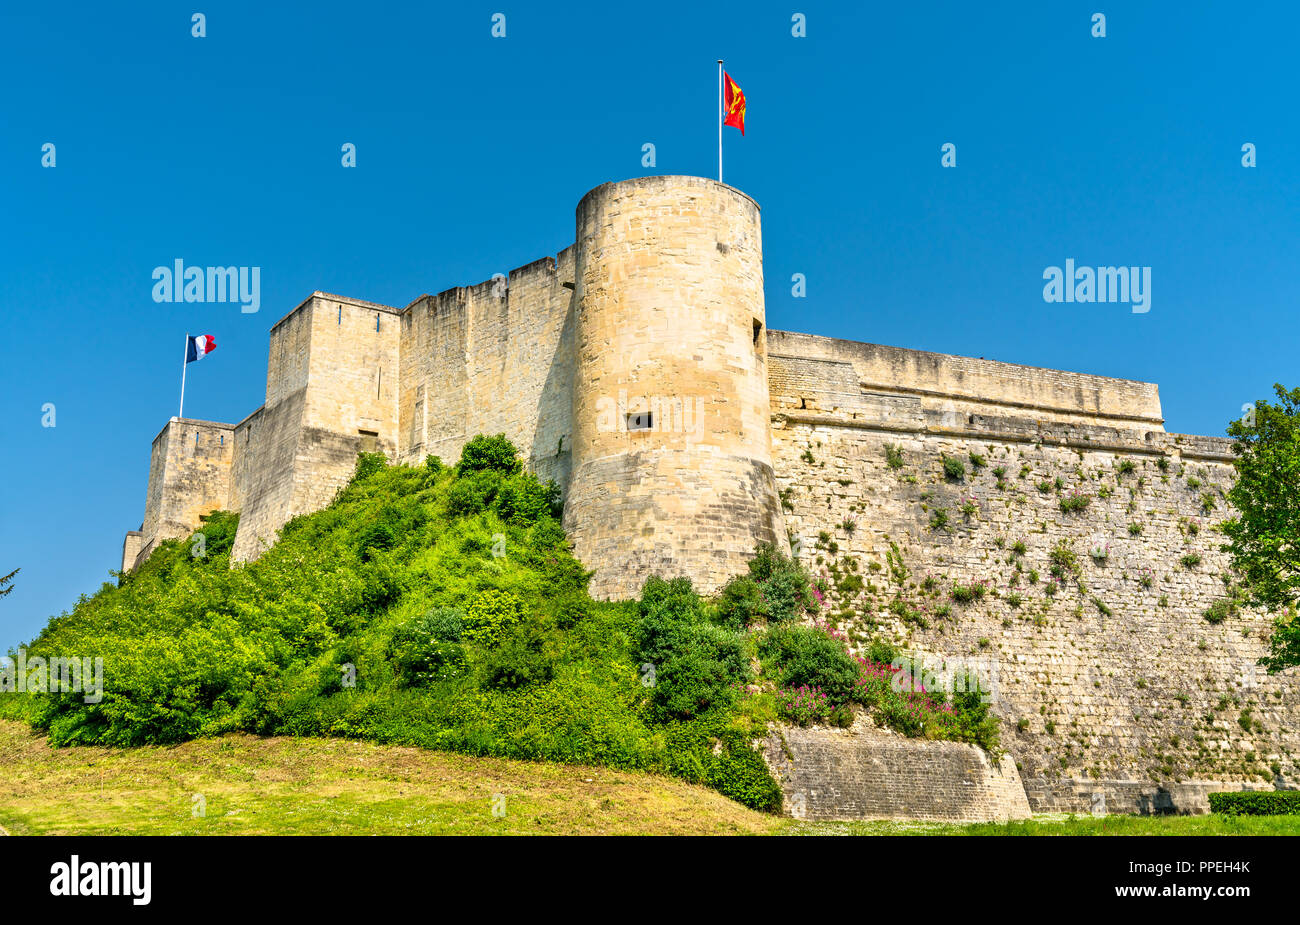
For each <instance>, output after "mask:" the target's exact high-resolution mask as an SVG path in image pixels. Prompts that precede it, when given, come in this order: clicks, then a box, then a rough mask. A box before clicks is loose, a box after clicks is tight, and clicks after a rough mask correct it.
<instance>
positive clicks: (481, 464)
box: [456, 434, 523, 476]
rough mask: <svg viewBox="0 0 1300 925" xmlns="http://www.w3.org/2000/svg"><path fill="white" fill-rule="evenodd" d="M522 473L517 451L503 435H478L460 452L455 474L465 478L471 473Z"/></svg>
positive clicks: (508, 474)
mask: <svg viewBox="0 0 1300 925" xmlns="http://www.w3.org/2000/svg"><path fill="white" fill-rule="evenodd" d="M521 471H523V463H522V462H520V461H519V451H518V450H516V449H515V447H514V444H512V443H511V442H510V441H509V440H507V439H506V437H505V435H504V434H497V435H496V436H495V437H485V436H483V435H482V434H479V435H478V436H477V437H474V438H473V439H472V440H470V441H469V442H468V443H466V444H465V446H464V448H463V449H461V451H460V462H458V463H456V474H457V475H459V476H465V475H467V474H470V473H473V472H496V473H498V474H500V475H506V476H510V475H518V474H519V473H520V472H521Z"/></svg>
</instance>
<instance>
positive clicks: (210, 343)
mask: <svg viewBox="0 0 1300 925" xmlns="http://www.w3.org/2000/svg"><path fill="white" fill-rule="evenodd" d="M216 349H217V339H216V338H215V337H213V336H212V335H211V334H196V335H195V336H193V337H191V338H190V345H189V347H188V348H187V349H186V353H185V362H186V363H193V362H194V361H195V360H201V359H203V358H204V357H205V356H207V355H208V354H209V353H211V352H212V351H213V350H216Z"/></svg>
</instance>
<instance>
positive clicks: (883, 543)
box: [122, 176, 1300, 811]
mask: <svg viewBox="0 0 1300 925" xmlns="http://www.w3.org/2000/svg"><path fill="white" fill-rule="evenodd" d="M479 433H484V434H495V433H504V434H505V435H506V436H507V437H508V438H510V440H511V441H512V442H513V443H514V444H515V445H516V446H518V447H520V448H521V450H522V452H523V453H524V454H525V455H526V456H527V465H528V467H529V468H530V469H531V470H532V471H534V472H536V473H537V474H538V475H539V476H540V477H542V478H544V479H554V480H555V481H556V482H557V483H558V484H559V485H560V486H561V488H562V491H563V498H564V526H565V528H566V530H567V531H568V533H569V536H570V537H571V539H572V541H573V544H574V551H575V554H576V555H577V557H578V558H579V559H580V560H581V561H582V562H584V563H585V564H586V566H587V567H588V568H591V569H593V570H594V577H593V579H592V583H591V590H592V593H593V594H594V595H595V596H597V597H605V598H621V597H629V596H633V595H635V594H636V593H637V591H638V589H639V588H640V585H641V583H642V582H643V580H644V579H645V578H646V577H647V576H649V575H651V574H664V575H686V576H689V577H690V578H692V579H693V580H694V581H695V583H696V585H697V587H699V588H701V589H702V590H704V591H714V590H716V589H717V588H719V587H720V586H721V584H722V583H724V582H725V581H726V579H727V578H728V577H730V576H731V575H734V574H737V573H740V572H743V571H744V570H745V564H746V562H747V560H748V558H749V557H750V556H751V555H752V552H753V550H754V547H755V545H756V544H758V543H761V542H771V543H776V544H777V545H778V546H779V547H782V548H785V549H790V548H792V547H791V545H790V543H791V541H792V540H793V541H794V545H793V551H794V552H795V554H796V555H798V556H799V557H800V558H801V560H802V561H804V562H805V563H806V564H807V565H808V566H809V567H810V568H811V569H812V570H813V571H814V572H817V573H820V574H823V575H825V576H826V577H827V578H828V581H830V582H831V584H832V585H833V592H832V598H833V604H834V606H836V607H839V608H841V611H840V612H842V613H845V614H848V613H849V612H850V611H852V612H856V613H858V614H860V615H865V617H860V618H857V619H860V621H861V622H864V625H865V627H866V628H873V627H874V628H878V629H882V630H886V631H888V632H889V633H891V634H893V635H894V636H896V637H898V638H900V639H901V640H903V641H905V642H907V644H909V645H910V646H912V647H914V648H917V649H923V650H926V651H933V652H939V653H942V654H945V655H950V656H984V657H987V658H993V659H996V660H998V662H999V664H1000V665H1001V668H1002V670H1001V672H1000V675H1001V677H1000V679H999V685H1000V693H999V706H998V712H999V713H1000V714H1001V715H1002V716H1003V718H1004V719H1005V720H1006V721H1007V724H1008V728H1011V729H1013V730H1014V731H1013V732H1012V733H1011V734H1009V735H1008V736H1007V738H1008V739H1009V740H1010V741H1009V742H1008V745H1007V747H1008V750H1009V751H1010V752H1011V753H1012V755H1014V756H1015V761H1016V763H1017V764H1018V765H1019V766H1020V774H1021V776H1022V777H1023V778H1024V788H1025V791H1026V792H1027V793H1028V796H1029V802H1030V804H1031V805H1032V806H1033V807H1034V808H1035V809H1055V808H1061V809H1069V810H1072V811H1087V810H1088V809H1090V808H1094V809H1095V807H1096V799H1097V796H1096V795H1097V794H1098V793H1100V794H1102V795H1103V798H1104V799H1105V800H1109V801H1110V802H1109V806H1110V809H1111V811H1118V810H1122V809H1129V810H1131V811H1136V810H1138V809H1142V808H1143V807H1144V806H1145V807H1148V808H1154V809H1158V808H1160V805H1161V801H1167V802H1168V803H1169V805H1170V806H1173V807H1174V808H1175V809H1185V808H1187V807H1191V808H1203V804H1204V794H1205V792H1206V791H1207V790H1208V789H1214V788H1215V787H1216V786H1218V787H1219V789H1222V785H1221V784H1219V783H1217V782H1221V781H1224V780H1233V781H1239V782H1246V781H1251V780H1257V781H1272V782H1273V784H1277V783H1278V781H1285V780H1289V779H1294V776H1295V774H1296V765H1295V761H1294V757H1293V752H1294V750H1295V749H1296V747H1297V745H1300V741H1297V734H1298V732H1300V723H1298V722H1296V720H1297V719H1298V718H1300V703H1298V701H1297V697H1296V694H1295V691H1294V689H1293V687H1294V685H1290V684H1288V683H1287V678H1286V676H1285V675H1282V676H1273V677H1270V676H1266V675H1264V674H1263V673H1262V670H1256V669H1255V668H1254V664H1255V661H1256V660H1257V659H1258V657H1259V656H1260V655H1261V654H1262V652H1263V651H1264V639H1265V638H1266V636H1267V634H1268V626H1269V624H1268V621H1267V618H1266V617H1265V616H1264V615H1260V614H1254V613H1250V612H1247V611H1244V610H1243V611H1240V612H1235V611H1234V616H1233V617H1232V619H1231V620H1228V621H1226V622H1224V623H1222V624H1211V623H1209V622H1207V621H1206V620H1204V619H1203V618H1202V616H1201V615H1202V613H1203V612H1204V611H1205V610H1206V609H1207V608H1208V607H1209V606H1210V605H1211V604H1213V603H1214V602H1216V601H1218V600H1220V599H1221V598H1223V597H1224V595H1225V582H1224V581H1223V579H1222V576H1223V575H1224V574H1226V571H1227V568H1226V565H1227V563H1226V559H1225V557H1224V555H1223V553H1221V552H1220V551H1219V548H1218V541H1217V540H1216V539H1215V538H1214V534H1213V531H1212V527H1213V524H1214V522H1215V520H1216V519H1217V518H1221V517H1222V516H1224V513H1225V511H1224V508H1225V506H1226V502H1225V501H1224V500H1223V490H1224V489H1225V488H1226V487H1227V485H1228V484H1230V482H1231V479H1232V466H1231V458H1232V457H1231V452H1230V441H1228V440H1226V439H1224V438H1213V437H1201V436H1187V435H1176V434H1170V433H1167V432H1166V431H1165V430H1164V427H1163V418H1162V415H1161V409H1160V398H1159V394H1158V390H1157V387H1156V386H1155V385H1154V384H1151V383H1144V382H1135V381H1129V380H1121V379H1113V378H1105V377H1100V376H1091V375H1086V374H1082V373H1072V372H1062V371H1057V370H1047V369H1039V368H1034V367H1028V366H1020V365H1015V364H1011V363H1002V362H995V361H989V360H982V359H979V360H977V359H970V358H965V357H958V356H948V355H942V354H935V353H927V352H923V351H918V350H908V349H900V348H895V347H883V346H877V345H872V344H864V343H857V342H850V341H844V340H836V339H832V338H826V337H817V336H813V335H808V334H797V333H788V332H780V331H771V330H768V329H767V326H766V319H765V315H764V299H763V262H762V243H761V234H760V226H759V208H758V205H757V204H756V203H755V202H754V201H753V200H752V199H750V198H749V197H748V196H746V195H744V194H743V193H741V192H740V191H738V190H736V189H734V188H732V187H729V186H726V185H723V184H722V183H718V182H715V181H712V180H708V179H703V178H698V177H680V176H668V177H646V178H640V179H633V180H627V181H623V182H620V183H609V184H605V185H602V186H599V187H597V188H595V189H594V190H592V191H591V192H589V193H587V195H586V196H584V197H583V198H582V200H581V201H580V202H579V204H578V208H577V222H576V240H575V243H574V244H573V245H571V246H570V247H567V248H565V249H564V250H562V251H561V252H560V253H559V254H558V255H556V256H555V257H553V258H552V257H546V258H543V259H541V260H538V261H536V262H534V263H531V264H528V265H527V266H524V267H521V268H519V269H517V270H514V271H512V272H511V273H510V274H509V275H508V277H505V278H498V279H494V280H489V281H487V282H485V283H482V284H480V285H478V286H472V287H458V288H455V289H449V290H447V291H445V292H442V293H439V294H438V295H432V296H430V295H425V296H421V297H420V298H418V299H416V300H415V301H414V302H412V303H411V304H410V305H408V306H406V307H405V308H402V309H398V308H394V307H390V306H386V305H379V304H375V303H372V302H364V301H360V300H356V299H351V298H344V297H341V296H335V295H329V294H326V293H321V292H316V293H313V294H312V295H311V296H310V297H308V298H307V299H306V300H305V301H304V302H303V303H302V304H300V305H299V306H298V307H296V308H295V309H294V310H293V311H291V312H290V313H289V314H288V315H286V316H285V317H284V318H282V319H281V320H280V321H279V322H277V323H276V324H275V325H274V326H273V327H272V328H271V343H270V358H269V363H268V370H267V384H266V401H265V403H264V404H263V405H262V407H260V408H258V409H257V410H255V411H254V412H252V413H251V414H250V415H248V417H246V418H245V419H244V420H242V421H240V422H239V423H237V424H222V423H214V422H209V421H199V420H191V419H175V418H174V419H172V420H171V421H170V422H169V423H168V424H166V425H165V426H164V427H163V429H162V431H161V432H160V433H159V434H158V436H157V437H156V438H155V439H154V442H153V449H152V455H151V460H150V472H149V484H148V493H147V497H146V503H145V516H144V522H143V524H142V525H141V528H140V530H138V531H131V532H129V533H128V534H127V536H126V540H125V543H124V546H123V552H122V568H123V570H124V571H126V570H129V569H131V568H133V567H134V566H136V565H138V564H139V563H141V562H142V561H144V559H145V558H147V557H148V555H149V554H150V552H151V551H152V550H153V549H154V548H155V546H156V545H157V544H158V543H159V542H160V541H162V540H164V539H167V538H171V537H179V536H185V535H188V534H189V533H191V532H193V531H194V530H195V529H197V528H198V527H199V526H200V525H201V522H202V518H203V517H204V516H205V515H207V514H208V513H210V512H211V511H214V510H218V509H224V510H234V511H239V512H240V522H239V528H238V534H237V537H236V541H235V547H234V551H233V556H234V558H235V559H237V560H241V561H246V560H249V559H253V558H255V557H256V556H257V555H258V554H259V552H260V551H261V550H262V549H264V548H265V547H266V546H267V545H269V544H270V543H272V542H274V540H275V536H276V531H277V530H278V529H279V528H280V527H281V526H282V525H283V524H284V523H285V522H286V521H287V520H289V518H291V517H293V516H295V515H297V514H301V513H304V512H309V511H312V510H316V509H319V508H321V507H323V506H325V505H327V504H328V503H329V502H330V500H331V499H332V498H333V496H334V494H335V493H336V491H337V490H338V488H339V487H340V486H342V485H343V484H345V483H346V482H347V480H348V478H349V477H350V476H351V474H352V471H353V468H354V465H355V461H356V455H357V453H358V452H359V451H379V452H383V453H384V454H385V455H386V456H388V457H389V458H390V459H391V460H394V461H399V462H405V463H417V462H420V461H422V460H423V459H424V458H425V457H426V456H429V455H437V456H441V457H442V458H444V459H454V458H456V457H457V456H458V455H459V452H460V448H461V447H462V445H463V444H464V443H465V442H466V441H467V440H468V439H470V438H471V437H473V436H474V435H475V434H479ZM947 460H958V461H960V462H961V464H962V470H963V471H962V473H961V475H960V476H959V477H953V470H952V469H951V467H950V468H949V469H947V470H946V469H945V461H947ZM1070 493H1073V494H1074V495H1076V496H1085V497H1086V498H1087V500H1086V501H1085V502H1083V503H1082V505H1078V504H1075V505H1067V504H1064V503H1062V501H1063V499H1064V498H1066V497H1068V496H1069V495H1070ZM1062 544H1064V545H1065V547H1067V548H1069V549H1071V550H1072V551H1073V553H1074V555H1075V556H1076V560H1075V561H1076V562H1077V563H1078V564H1077V565H1072V566H1071V568H1073V569H1075V570H1076V574H1075V577H1077V578H1078V581H1077V588H1075V587H1074V584H1071V586H1070V588H1068V589H1065V588H1064V584H1063V583H1062V586H1063V587H1062V591H1061V593H1052V592H1050V591H1047V590H1046V589H1048V586H1049V585H1051V584H1052V582H1053V578H1052V576H1051V575H1050V573H1049V570H1050V569H1052V568H1054V567H1055V566H1054V565H1053V563H1054V562H1055V560H1054V559H1053V550H1055V549H1057V548H1059V547H1061V546H1062ZM886 564H888V566H889V567H888V569H886V568H885V566H886ZM958 579H960V580H961V581H963V582H967V581H969V582H983V583H985V584H987V586H988V587H990V588H991V589H993V590H994V593H993V594H991V595H990V596H989V597H988V598H986V599H984V600H983V601H982V602H981V604H980V605H979V606H975V607H969V608H966V607H951V606H949V607H947V610H946V611H945V610H944V609H943V607H942V606H941V605H940V604H939V597H938V596H937V592H936V591H935V590H934V589H935V588H936V583H947V584H949V585H950V584H951V583H952V582H953V581H955V580H958ZM923 614H929V616H928V617H926V616H923ZM1139 682H1141V683H1139ZM834 763H835V762H834V761H830V762H829V764H830V765H833V764H834Z"/></svg>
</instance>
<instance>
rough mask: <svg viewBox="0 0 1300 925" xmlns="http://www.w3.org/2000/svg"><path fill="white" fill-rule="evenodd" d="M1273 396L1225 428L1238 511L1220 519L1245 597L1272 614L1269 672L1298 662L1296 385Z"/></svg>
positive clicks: (1299, 434) (1299, 421)
mask: <svg viewBox="0 0 1300 925" xmlns="http://www.w3.org/2000/svg"><path fill="white" fill-rule="evenodd" d="M1273 388H1274V390H1275V391H1276V393H1277V397H1278V402H1277V403H1276V404H1275V403H1273V402H1269V401H1266V400H1264V399H1261V400H1259V401H1257V402H1255V406H1254V408H1253V409H1251V411H1250V412H1248V413H1247V414H1246V415H1244V416H1243V417H1242V418H1241V419H1239V420H1236V421H1233V422H1232V424H1230V425H1229V426H1228V434H1229V436H1231V437H1234V438H1236V442H1235V443H1234V445H1233V451H1234V452H1235V453H1236V458H1235V459H1234V460H1233V463H1234V465H1235V467H1236V470H1237V472H1236V474H1237V478H1236V482H1235V483H1234V484H1233V486H1232V487H1231V488H1230V489H1229V490H1228V493H1227V497H1228V501H1229V502H1230V503H1231V504H1232V506H1233V507H1234V508H1235V509H1236V512H1237V513H1236V515H1235V516H1233V517H1231V518H1229V519H1228V520H1226V521H1225V522H1224V524H1223V528H1222V529H1223V534H1224V536H1226V537H1227V539H1228V542H1227V543H1226V544H1224V546H1223V549H1224V550H1225V551H1227V552H1228V553H1229V554H1230V555H1231V557H1232V565H1233V568H1234V570H1235V571H1236V572H1238V574H1239V575H1240V576H1241V579H1242V586H1243V590H1244V592H1245V594H1246V596H1247V600H1248V602H1249V603H1251V604H1253V605H1256V606H1259V607H1263V608H1265V609H1266V610H1268V611H1269V612H1271V613H1273V614H1274V617H1275V623H1274V631H1273V636H1272V639H1271V640H1270V649H1271V652H1270V654H1269V656H1268V657H1267V658H1265V659H1264V660H1263V664H1264V665H1265V666H1266V667H1268V669H1269V670H1270V671H1280V670H1282V669H1284V668H1287V667H1289V666H1292V665H1300V623H1298V621H1296V620H1295V613H1296V603H1297V600H1300V389H1291V390H1288V389H1286V388H1284V387H1283V386H1281V385H1275V386H1274V387H1273Z"/></svg>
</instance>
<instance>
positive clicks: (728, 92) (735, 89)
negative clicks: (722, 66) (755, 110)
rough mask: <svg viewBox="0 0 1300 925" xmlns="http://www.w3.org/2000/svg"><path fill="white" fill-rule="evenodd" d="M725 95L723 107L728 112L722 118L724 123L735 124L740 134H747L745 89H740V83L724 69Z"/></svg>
mask: <svg viewBox="0 0 1300 925" xmlns="http://www.w3.org/2000/svg"><path fill="white" fill-rule="evenodd" d="M723 77H724V78H725V79H724V81H723V84H724V88H723V97H722V107H723V111H724V112H725V113H726V118H724V119H723V120H722V124H723V125H733V126H735V127H736V128H738V129H740V134H742V135H743V134H745V91H744V90H742V89H740V84H738V83H736V82H735V81H734V80H732V79H731V75H730V74H728V73H727V72H726V71H723Z"/></svg>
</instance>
